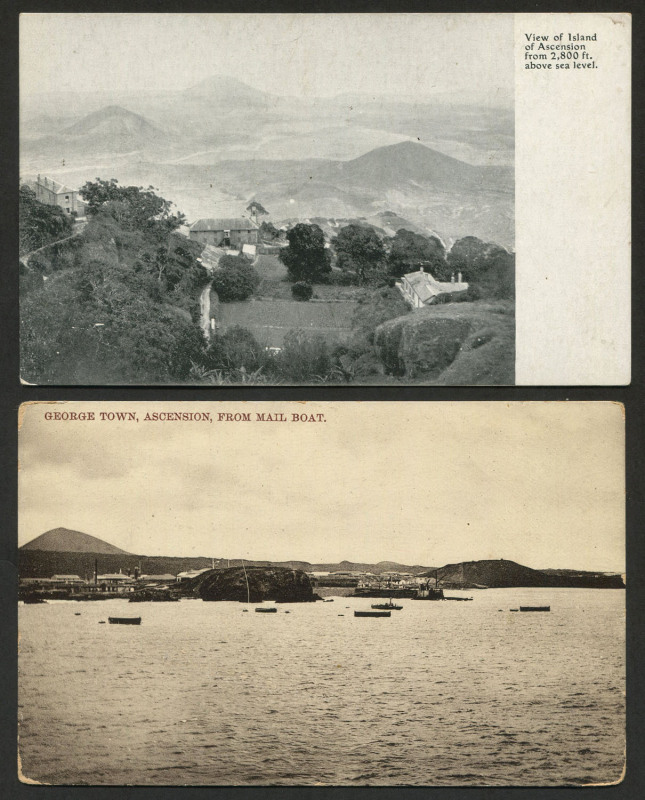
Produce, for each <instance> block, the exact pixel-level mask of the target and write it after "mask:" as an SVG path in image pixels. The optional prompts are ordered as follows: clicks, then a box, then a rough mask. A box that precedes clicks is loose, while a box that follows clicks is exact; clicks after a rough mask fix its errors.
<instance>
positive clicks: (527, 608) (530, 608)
mask: <svg viewBox="0 0 645 800" xmlns="http://www.w3.org/2000/svg"><path fill="white" fill-rule="evenodd" d="M520 611H551V606H520Z"/></svg>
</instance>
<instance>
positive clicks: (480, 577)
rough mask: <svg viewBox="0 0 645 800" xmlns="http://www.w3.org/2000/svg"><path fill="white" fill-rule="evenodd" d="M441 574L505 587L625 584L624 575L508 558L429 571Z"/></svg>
mask: <svg viewBox="0 0 645 800" xmlns="http://www.w3.org/2000/svg"><path fill="white" fill-rule="evenodd" d="M435 575H436V576H437V577H438V579H439V581H440V582H441V583H443V584H444V585H446V584H448V585H453V586H462V587H464V588H468V587H472V586H482V587H488V588H489V589H504V588H508V587H512V586H535V587H545V588H546V587H552V588H555V587H561V588H565V587H571V588H575V587H595V588H608V589H618V588H624V583H623V580H622V578H621V576H620V575H616V574H613V573H603V572H585V571H583V570H537V569H531V567H525V566H523V565H522V564H518V563H517V562H515V561H507V560H506V559H503V558H499V559H484V560H481V561H461V562H459V563H457V564H446V566H444V567H441V568H440V569H438V570H436V571H428V573H427V576H428V577H435Z"/></svg>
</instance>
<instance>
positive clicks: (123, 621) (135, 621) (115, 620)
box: [108, 617, 141, 625]
mask: <svg viewBox="0 0 645 800" xmlns="http://www.w3.org/2000/svg"><path fill="white" fill-rule="evenodd" d="M108 622H109V623H110V625H141V617H108Z"/></svg>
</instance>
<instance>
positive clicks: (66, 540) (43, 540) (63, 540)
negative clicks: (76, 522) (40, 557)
mask: <svg viewBox="0 0 645 800" xmlns="http://www.w3.org/2000/svg"><path fill="white" fill-rule="evenodd" d="M20 550H46V551H49V552H55V553H103V554H111V555H130V554H129V553H128V552H127V551H126V550H121V549H120V548H119V547H115V546H114V545H113V544H109V543H108V542H104V541H103V539H98V538H97V537H96V536H90V535H89V533H82V532H81V531H72V530H70V529H69V528H53V529H52V530H51V531H46V532H45V533H42V534H41V535H40V536H37V537H36V538H35V539H32V540H31V541H30V542H27V544H23V546H22V547H21V548H20Z"/></svg>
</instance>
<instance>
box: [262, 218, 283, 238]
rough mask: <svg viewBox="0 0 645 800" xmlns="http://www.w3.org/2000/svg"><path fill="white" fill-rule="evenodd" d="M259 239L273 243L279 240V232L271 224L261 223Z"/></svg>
mask: <svg viewBox="0 0 645 800" xmlns="http://www.w3.org/2000/svg"><path fill="white" fill-rule="evenodd" d="M259 235H260V239H262V240H263V241H269V242H275V241H277V240H278V239H279V238H280V231H279V230H278V229H277V228H276V226H275V225H274V224H273V223H272V222H263V223H262V224H261V225H260V229H259Z"/></svg>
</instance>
